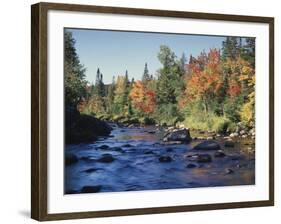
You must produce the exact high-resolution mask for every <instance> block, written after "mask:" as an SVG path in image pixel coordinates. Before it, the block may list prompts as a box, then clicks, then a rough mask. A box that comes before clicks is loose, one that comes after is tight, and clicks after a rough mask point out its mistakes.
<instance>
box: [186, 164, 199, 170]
mask: <svg viewBox="0 0 281 224" xmlns="http://www.w3.org/2000/svg"><path fill="white" fill-rule="evenodd" d="M196 167H197V166H196V165H195V164H193V163H189V164H187V165H186V168H189V169H192V168H196Z"/></svg>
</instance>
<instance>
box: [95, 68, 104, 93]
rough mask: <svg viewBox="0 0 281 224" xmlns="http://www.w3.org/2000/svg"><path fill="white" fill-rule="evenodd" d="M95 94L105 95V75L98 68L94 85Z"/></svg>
mask: <svg viewBox="0 0 281 224" xmlns="http://www.w3.org/2000/svg"><path fill="white" fill-rule="evenodd" d="M94 94H96V95H97V96H100V97H104V96H105V86H104V83H103V75H102V73H101V72H100V69H99V68H98V70H97V74H96V82H95V87H94Z"/></svg>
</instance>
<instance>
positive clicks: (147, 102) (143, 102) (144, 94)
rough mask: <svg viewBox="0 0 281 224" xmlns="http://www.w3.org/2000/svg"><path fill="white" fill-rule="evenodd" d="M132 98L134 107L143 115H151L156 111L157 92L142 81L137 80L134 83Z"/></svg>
mask: <svg viewBox="0 0 281 224" xmlns="http://www.w3.org/2000/svg"><path fill="white" fill-rule="evenodd" d="M130 99H131V101H132V106H133V108H134V109H135V110H136V111H137V112H139V113H140V114H141V115H151V113H154V111H155V106H156V94H155V92H153V91H151V90H148V89H147V87H146V86H145V85H144V84H143V83H142V82H141V81H136V82H135V83H134V84H133V88H132V90H131V92H130Z"/></svg>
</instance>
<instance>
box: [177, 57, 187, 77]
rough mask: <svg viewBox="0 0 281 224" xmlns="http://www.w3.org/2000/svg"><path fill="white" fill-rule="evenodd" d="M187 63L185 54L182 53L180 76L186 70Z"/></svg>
mask: <svg viewBox="0 0 281 224" xmlns="http://www.w3.org/2000/svg"><path fill="white" fill-rule="evenodd" d="M185 64H186V57H185V54H184V53H182V56H181V58H180V61H179V68H180V76H183V75H184V74H185V72H186V70H185Z"/></svg>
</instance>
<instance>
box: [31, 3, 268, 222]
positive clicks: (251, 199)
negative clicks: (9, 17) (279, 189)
mask: <svg viewBox="0 0 281 224" xmlns="http://www.w3.org/2000/svg"><path fill="white" fill-rule="evenodd" d="M31 37H32V49H31V57H32V66H31V70H32V208H31V210H32V212H31V216H32V218H34V219H36V220H40V221H45V220H58V219H74V218H90V217H106V216H122V215H137V214H153V213H167V212H185V211H198V210H210V209H223V208H242V207H255V206H271V205H273V204H274V151H273V150H274V89H273V88H274V19H273V18H270V17H254V16H240V15H222V14H209V13H194V12H182V11H162V10H151V9H136V8H116V7H103V6H89V5H70V4H56V3H38V4H35V5H32V34H31Z"/></svg>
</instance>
